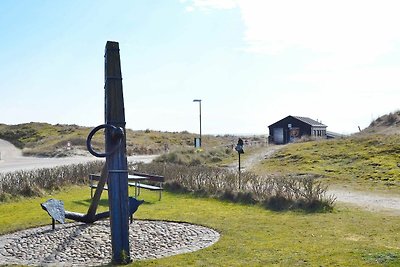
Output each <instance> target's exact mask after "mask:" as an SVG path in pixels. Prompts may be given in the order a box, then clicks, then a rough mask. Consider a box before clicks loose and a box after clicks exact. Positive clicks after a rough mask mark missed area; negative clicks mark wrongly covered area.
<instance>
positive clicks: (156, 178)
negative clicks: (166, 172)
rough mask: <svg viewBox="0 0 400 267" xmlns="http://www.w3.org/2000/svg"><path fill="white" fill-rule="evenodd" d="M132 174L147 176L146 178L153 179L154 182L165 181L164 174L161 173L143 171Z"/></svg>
mask: <svg viewBox="0 0 400 267" xmlns="http://www.w3.org/2000/svg"><path fill="white" fill-rule="evenodd" d="M132 174H133V175H136V176H141V177H145V178H147V180H149V181H153V182H160V183H163V182H164V181H165V179H164V176H161V175H154V174H147V173H141V172H133V173H132Z"/></svg>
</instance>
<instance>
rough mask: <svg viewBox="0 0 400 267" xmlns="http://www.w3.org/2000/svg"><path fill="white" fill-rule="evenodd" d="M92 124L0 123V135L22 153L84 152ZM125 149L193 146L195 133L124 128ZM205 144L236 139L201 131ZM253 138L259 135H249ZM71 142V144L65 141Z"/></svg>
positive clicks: (97, 142)
mask: <svg viewBox="0 0 400 267" xmlns="http://www.w3.org/2000/svg"><path fill="white" fill-rule="evenodd" d="M91 130H92V128H91V127H82V126H78V125H64V124H56V125H52V124H48V123H37V122H31V123H24V124H18V125H6V124H0V139H4V140H7V141H9V142H11V143H12V144H14V145H15V146H17V147H18V148H20V149H22V152H23V153H24V155H35V156H50V157H63V156H69V155H76V154H82V153H84V154H85V153H87V152H86V151H87V150H86V138H87V136H88V134H89V132H90V131H91ZM126 132H127V140H126V144H127V152H128V155H132V154H142V155H143V154H158V153H162V152H164V151H165V150H166V148H167V149H168V150H176V149H182V148H189V147H193V140H194V138H195V137H197V136H198V135H197V134H192V133H188V132H186V131H184V132H161V131H153V130H144V131H133V130H130V129H127V131H126ZM202 139H203V140H202V143H203V147H204V148H211V147H218V146H224V145H229V144H233V143H236V142H237V137H236V136H232V135H224V136H213V135H203V136H202ZM250 139H252V140H253V141H254V140H256V141H257V140H259V141H262V139H260V138H258V137H252V138H250ZM68 143H69V144H70V145H71V146H70V148H68V147H67V144H68ZM92 145H93V147H94V148H95V149H96V150H97V151H103V149H104V135H103V134H102V133H100V132H99V133H97V134H96V135H95V136H94V137H93V139H92Z"/></svg>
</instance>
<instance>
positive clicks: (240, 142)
mask: <svg viewBox="0 0 400 267" xmlns="http://www.w3.org/2000/svg"><path fill="white" fill-rule="evenodd" d="M235 150H236V151H237V152H238V155H239V189H241V187H242V185H241V177H240V173H241V171H240V154H244V151H243V140H242V139H241V138H239V140H238V143H237V145H236V147H235Z"/></svg>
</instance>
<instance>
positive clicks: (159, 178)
mask: <svg viewBox="0 0 400 267" xmlns="http://www.w3.org/2000/svg"><path fill="white" fill-rule="evenodd" d="M132 174H133V175H136V176H140V177H144V178H146V180H148V181H153V182H160V183H163V182H164V181H165V179H164V176H161V175H153V174H147V173H141V172H133V173H132ZM89 179H90V181H99V180H100V175H99V174H89Z"/></svg>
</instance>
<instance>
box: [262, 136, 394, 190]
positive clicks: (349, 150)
mask: <svg viewBox="0 0 400 267" xmlns="http://www.w3.org/2000/svg"><path fill="white" fill-rule="evenodd" d="M399 157H400V136H398V135H368V136H353V137H350V138H342V139H334V140H321V141H314V142H307V143H298V144H291V145H289V146H287V147H285V148H284V149H282V150H280V151H278V152H277V153H276V154H275V155H274V156H273V157H272V158H271V159H268V160H264V161H262V162H261V164H260V165H258V166H257V168H256V169H255V170H256V171H257V172H259V173H264V172H282V173H311V174H316V175H320V176H321V177H323V179H324V181H326V182H328V183H330V184H335V185H344V184H346V185H347V186H351V187H354V188H358V189H373V188H374V189H379V190H383V191H392V192H393V193H398V192H400V169H399V166H398V164H399V163H400V159H399Z"/></svg>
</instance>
